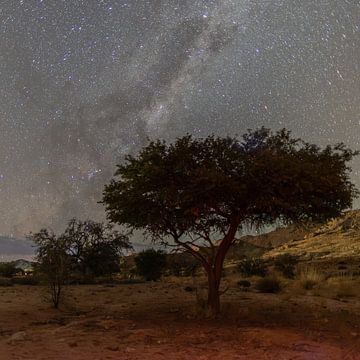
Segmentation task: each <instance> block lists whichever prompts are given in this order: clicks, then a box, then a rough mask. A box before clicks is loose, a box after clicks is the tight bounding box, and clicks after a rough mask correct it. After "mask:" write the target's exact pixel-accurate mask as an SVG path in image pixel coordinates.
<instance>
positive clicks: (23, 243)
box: [0, 236, 35, 261]
mask: <svg viewBox="0 0 360 360" xmlns="http://www.w3.org/2000/svg"><path fill="white" fill-rule="evenodd" d="M34 252H35V248H34V246H33V243H32V242H31V241H29V240H23V239H15V238H10V237H6V236H0V261H10V260H16V259H19V258H26V259H30V258H32V257H33V256H34Z"/></svg>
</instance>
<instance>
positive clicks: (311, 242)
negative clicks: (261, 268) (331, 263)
mask: <svg viewBox="0 0 360 360" xmlns="http://www.w3.org/2000/svg"><path fill="white" fill-rule="evenodd" d="M283 253H289V254H293V255H297V256H300V257H301V258H303V259H304V260H317V259H335V258H357V257H360V210H353V211H348V212H346V213H345V214H344V215H342V216H340V217H338V218H335V219H332V220H330V221H329V222H328V223H326V224H324V225H322V226H320V227H318V228H316V229H315V230H314V231H313V232H311V233H309V234H308V235H305V237H304V239H303V240H297V241H296V240H292V241H290V242H288V243H286V244H284V245H281V246H279V247H276V248H275V249H273V250H271V251H269V252H267V253H266V254H265V255H264V256H265V257H275V256H278V255H280V254H283Z"/></svg>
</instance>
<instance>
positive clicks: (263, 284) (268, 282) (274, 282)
mask: <svg viewBox="0 0 360 360" xmlns="http://www.w3.org/2000/svg"><path fill="white" fill-rule="evenodd" d="M255 289H256V290H258V291H260V292H262V293H271V294H276V293H278V292H280V290H281V284H280V281H279V280H278V279H276V278H274V277H265V278H263V279H259V280H258V281H257V282H256V284H255Z"/></svg>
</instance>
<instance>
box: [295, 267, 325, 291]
mask: <svg viewBox="0 0 360 360" xmlns="http://www.w3.org/2000/svg"><path fill="white" fill-rule="evenodd" d="M323 280H324V276H323V275H322V274H321V273H320V272H319V271H317V270H316V269H314V268H307V269H304V270H303V271H302V272H301V273H300V284H301V286H302V287H303V288H304V289H305V290H311V289H313V288H314V287H315V286H316V285H318V284H319V283H321V282H322V281H323Z"/></svg>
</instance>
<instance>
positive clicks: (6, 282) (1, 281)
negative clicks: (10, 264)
mask: <svg viewBox="0 0 360 360" xmlns="http://www.w3.org/2000/svg"><path fill="white" fill-rule="evenodd" d="M12 285H13V283H12V282H11V280H10V279H9V278H3V277H0V287H7V286H12Z"/></svg>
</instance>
